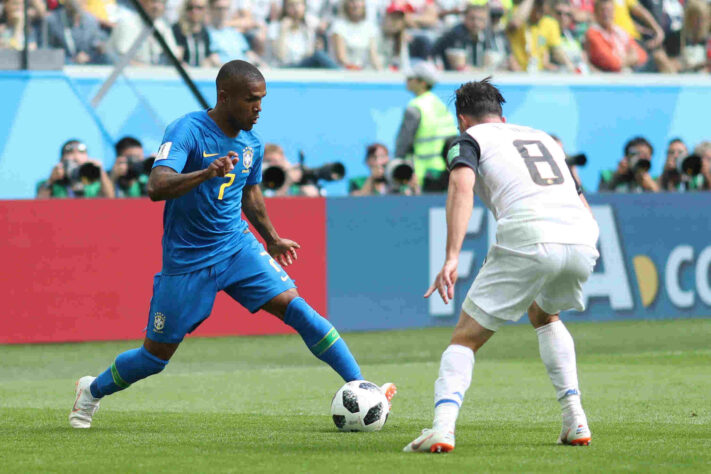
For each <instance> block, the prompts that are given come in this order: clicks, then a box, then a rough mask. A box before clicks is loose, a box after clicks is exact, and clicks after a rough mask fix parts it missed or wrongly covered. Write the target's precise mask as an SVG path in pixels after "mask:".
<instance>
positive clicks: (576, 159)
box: [548, 133, 588, 190]
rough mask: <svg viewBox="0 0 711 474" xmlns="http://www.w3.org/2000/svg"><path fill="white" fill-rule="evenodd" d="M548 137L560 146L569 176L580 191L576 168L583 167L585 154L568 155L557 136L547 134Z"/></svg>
mask: <svg viewBox="0 0 711 474" xmlns="http://www.w3.org/2000/svg"><path fill="white" fill-rule="evenodd" d="M548 135H550V136H551V138H552V139H553V141H555V142H556V143H557V144H558V146H560V148H561V149H562V150H563V153H565V164H566V165H568V170H570V174H571V175H572V176H573V181H575V185H576V186H577V187H578V188H579V189H581V190H582V189H583V183H582V181H581V180H580V176H579V175H578V167H579V166H585V165H586V164H587V162H588V157H587V156H586V155H585V153H578V154H575V155H569V154H568V153H566V151H565V147H564V146H563V141H562V140H561V139H560V138H559V137H558V136H557V135H554V134H552V133H549V134H548Z"/></svg>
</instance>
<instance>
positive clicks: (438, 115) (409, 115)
mask: <svg viewBox="0 0 711 474" xmlns="http://www.w3.org/2000/svg"><path fill="white" fill-rule="evenodd" d="M436 83H437V70H436V68H435V67H434V66H433V65H432V64H431V63H427V62H419V63H416V64H415V65H414V66H413V67H412V69H411V70H410V71H408V72H407V90H409V91H410V92H412V93H413V94H414V95H415V98H414V99H412V100H411V101H410V103H409V104H408V105H407V109H405V115H404V117H403V119H402V123H401V124H400V130H399V131H398V135H397V140H396V144H395V157H396V158H408V159H412V161H413V164H414V168H415V175H416V176H417V180H418V184H419V186H420V187H421V188H422V189H425V188H426V186H425V183H426V181H438V180H439V178H440V175H441V174H442V173H443V172H445V171H446V169H447V167H446V164H445V163H444V161H443V160H442V148H443V147H444V143H445V140H446V139H447V137H449V136H452V135H457V134H458V131H457V125H456V122H455V120H454V117H453V116H452V114H451V113H450V112H449V110H447V106H446V105H445V104H444V103H443V102H442V101H441V100H440V99H439V97H437V96H436V95H434V94H433V93H432V88H433V87H434V85H435V84H436Z"/></svg>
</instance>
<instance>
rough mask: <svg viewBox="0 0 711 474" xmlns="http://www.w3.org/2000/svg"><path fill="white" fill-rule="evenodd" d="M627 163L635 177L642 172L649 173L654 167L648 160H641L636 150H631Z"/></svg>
mask: <svg viewBox="0 0 711 474" xmlns="http://www.w3.org/2000/svg"><path fill="white" fill-rule="evenodd" d="M627 163H628V164H629V168H630V170H631V171H632V174H633V175H634V174H637V173H638V172H640V171H641V172H647V171H649V169H650V168H651V167H652V162H651V161H650V160H648V159H646V158H641V157H640V156H639V152H638V151H636V150H630V152H629V153H628V154H627Z"/></svg>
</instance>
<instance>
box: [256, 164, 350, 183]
mask: <svg viewBox="0 0 711 474" xmlns="http://www.w3.org/2000/svg"><path fill="white" fill-rule="evenodd" d="M345 175H346V167H345V165H344V164H343V163H341V162H339V161H334V162H333V163H326V164H325V165H322V166H319V167H318V168H307V167H305V166H303V165H302V166H301V180H300V181H299V183H298V184H300V185H304V184H318V182H319V181H338V180H339V179H343V177H344V176H345ZM262 179H263V178H262Z"/></svg>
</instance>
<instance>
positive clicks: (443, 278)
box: [425, 259, 459, 304]
mask: <svg viewBox="0 0 711 474" xmlns="http://www.w3.org/2000/svg"><path fill="white" fill-rule="evenodd" d="M458 265H459V260H456V259H454V260H447V261H446V262H444V265H443V266H442V270H440V272H439V273H438V274H437V276H436V277H435V281H434V283H432V286H430V287H429V288H428V289H427V292H426V293H425V298H429V297H430V296H431V295H432V293H434V292H435V290H437V291H438V292H439V296H441V297H442V301H444V304H448V303H449V301H450V300H452V299H454V284H455V283H456V282H457V277H458V275H457V266H458Z"/></svg>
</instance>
